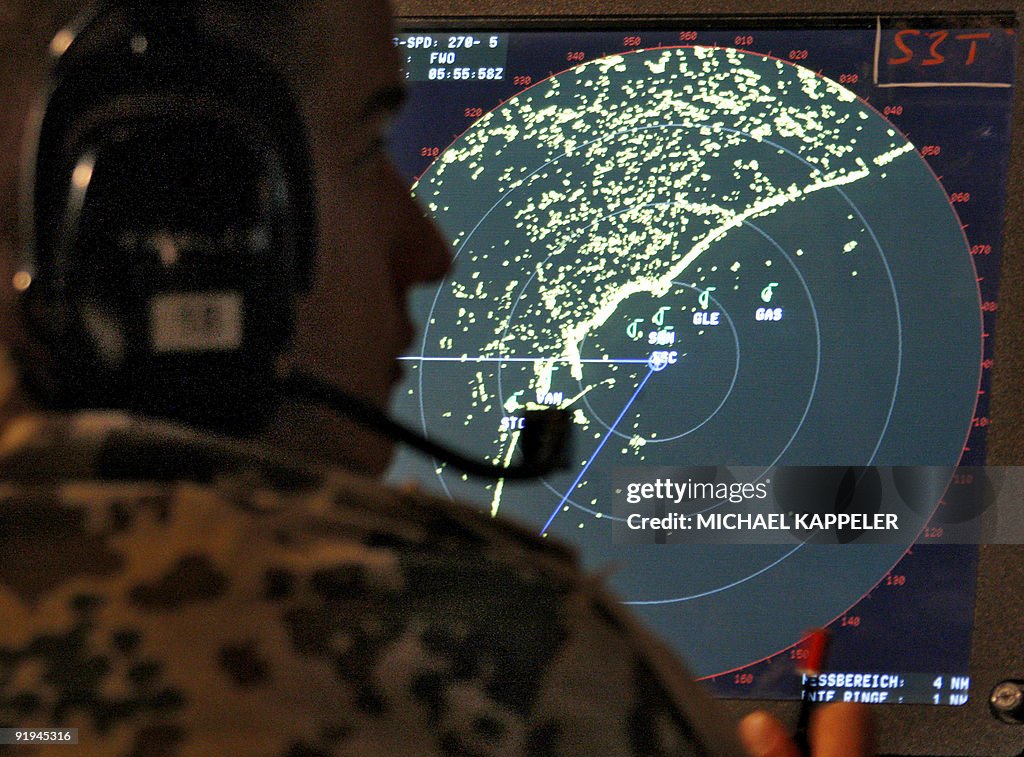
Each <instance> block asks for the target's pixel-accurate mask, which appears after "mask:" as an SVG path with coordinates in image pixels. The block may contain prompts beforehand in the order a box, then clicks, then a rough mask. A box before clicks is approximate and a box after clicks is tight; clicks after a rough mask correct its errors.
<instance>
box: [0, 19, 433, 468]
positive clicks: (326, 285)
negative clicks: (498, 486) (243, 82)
mask: <svg viewBox="0 0 1024 757" xmlns="http://www.w3.org/2000/svg"><path fill="white" fill-rule="evenodd" d="M67 5H68V4H66V3H63V4H58V5H55V6H53V7H52V8H51V9H50V11H51V12H50V13H49V16H48V17H47V16H46V14H41V15H42V16H43V17H44V21H43V22H42V23H39V22H35V23H30V22H29V12H28V11H23V12H21V13H20V14H18V17H17V18H16V19H8V21H13V23H9V24H7V29H12V28H14V29H18V28H19V25H20V28H21V29H22V33H19V34H18V39H17V40H12V42H13V43H16V44H12V45H9V46H8V48H7V49H9V50H13V51H15V54H16V55H17V60H16V61H12V63H13V64H14V65H15V66H16V67H17V68H19V69H20V73H21V75H20V76H19V78H18V80H17V81H16V82H4V83H5V84H9V85H10V86H7V87H5V88H4V90H3V92H4V95H3V96H4V99H5V100H6V101H7V103H6V104H5V106H4V108H3V109H2V110H3V113H4V116H5V118H8V119H10V121H7V122H5V123H4V124H3V126H4V127H5V129H4V132H3V139H4V142H5V143H7V144H14V143H16V142H18V141H20V139H21V137H22V135H21V133H20V132H21V131H22V123H23V122H24V119H25V116H26V114H27V112H28V110H29V107H30V103H31V101H32V99H33V97H35V96H36V95H37V93H38V92H39V91H40V87H41V86H42V83H43V81H44V77H45V72H46V67H47V65H46V61H45V50H46V44H47V39H46V36H45V35H46V34H47V32H49V31H51V29H47V28H46V27H47V26H52V24H47V23H46V21H52V20H55V19H56V18H62V19H64V18H65V14H68V15H70V13H71V12H72V9H71V8H68V7H67ZM195 5H196V6H197V14H198V15H200V16H201V18H202V23H203V25H204V27H205V28H208V29H210V31H211V33H212V34H214V35H216V36H218V37H222V38H225V39H228V40H230V43H231V44H232V45H234V46H237V47H238V48H239V49H242V50H248V51H250V52H251V53H253V54H254V55H257V56H259V57H262V58H266V59H268V60H269V61H270V62H271V63H272V64H273V65H274V66H275V67H276V68H277V70H278V71H280V72H281V74H282V76H284V77H285V78H286V80H287V81H288V83H289V85H290V86H291V88H292V90H293V92H294V93H295V95H296V97H297V100H298V104H299V110H300V111H301V115H302V116H303V118H304V120H305V122H306V131H307V135H308V140H309V145H310V159H311V163H312V166H313V176H314V180H315V190H316V197H317V203H316V212H317V215H318V218H319V254H318V256H317V261H316V265H315V269H316V270H315V276H314V279H313V284H312V288H311V290H310V291H309V292H308V293H307V294H305V295H303V296H302V297H300V299H299V302H298V307H297V318H296V323H295V336H294V339H293V341H292V345H291V348H290V350H289V357H290V358H291V361H292V362H293V363H294V364H295V365H296V366H297V367H299V368H302V369H305V370H307V371H311V372H314V373H316V374H318V375H320V376H322V377H324V378H326V379H328V380H329V381H331V382H333V383H335V384H338V385H340V386H341V387H343V388H345V389H348V390H349V391H351V392H353V393H355V394H357V395H360V396H362V397H364V398H366V399H369V400H370V401H372V402H374V403H376V404H378V405H384V404H386V402H387V399H388V397H389V394H390V391H391V390H392V389H393V388H394V385H395V383H396V381H397V378H398V363H397V361H396V358H397V357H398V355H399V354H401V353H402V352H403V351H404V350H405V349H406V348H407V347H408V345H409V342H410V340H411V338H412V330H411V325H410V323H409V320H408V317H407V311H406V296H407V293H408V291H409V289H410V287H412V286H414V285H415V284H418V283H422V282H424V281H428V280H431V279H434V278H436V277H438V276H440V275H441V274H442V273H443V272H444V271H445V270H446V267H447V264H448V260H449V258H448V251H447V248H446V246H445V245H444V243H443V242H442V241H441V240H440V239H439V237H438V236H437V234H436V232H435V231H434V229H433V227H432V226H431V225H430V224H429V223H428V222H427V221H426V220H425V219H424V217H423V215H422V214H421V212H420V210H419V209H418V208H417V207H416V206H415V205H414V204H413V202H412V200H411V199H410V197H409V193H408V188H407V187H406V186H405V185H404V183H403V182H402V181H401V179H400V178H399V177H398V176H397V175H396V174H395V172H394V170H393V168H392V167H391V166H390V164H389V162H388V161H387V158H386V156H385V155H384V154H383V153H382V149H381V148H382V136H383V134H384V130H385V129H386V126H387V121H388V119H389V118H390V116H391V115H392V114H393V110H394V109H395V108H396V107H397V105H398V104H399V102H400V100H401V75H400V71H399V67H398V63H397V56H396V53H395V51H394V50H393V48H392V46H391V43H390V30H389V24H388V12H387V7H386V5H385V4H384V3H383V2H357V1H356V0H348V1H344V2H334V3H327V2H324V3H317V2H308V3H300V4H298V5H293V4H287V3H276V2H273V1H272V0H267V2H264V3H253V4H252V5H250V4H247V3H240V2H234V1H233V0H221V1H218V2H206V3H196V4H195ZM257 6H258V9H256V7H257ZM33 7H34V8H36V7H37V6H33ZM35 17H36V18H39V17H40V14H38V13H36V15H35ZM25 37H32V38H34V39H32V40H31V41H28V40H26V39H24V38H25ZM0 68H2V69H3V70H5V71H9V70H11V66H7V65H5V66H0ZM12 113H14V114H17V115H15V116H13V117H12V115H11V114H12ZM295 138H296V139H299V138H300V136H299V135H296V136H295ZM12 152H13V151H12V150H7V151H6V154H7V155H11V154H12ZM11 168H12V167H11V166H10V165H5V166H4V169H3V170H4V173H3V179H4V181H5V187H4V188H5V191H4V193H3V198H2V200H0V203H3V205H4V207H3V210H2V212H0V216H2V226H0V234H2V238H0V245H3V247H4V250H3V252H4V255H3V257H4V259H5V260H4V264H5V265H6V266H8V268H6V269H5V270H2V271H0V275H2V276H3V278H2V279H0V280H2V281H3V282H4V284H6V282H8V281H10V280H11V275H12V274H13V272H14V270H13V268H12V267H10V261H11V260H12V259H13V258H14V257H15V255H16V252H17V250H18V248H19V247H20V246H21V245H22V244H23V242H24V240H21V239H20V238H19V237H18V233H17V228H16V225H15V223H14V222H13V218H12V216H13V214H12V213H11V212H9V211H10V210H11V208H12V207H13V202H12V200H13V197H14V196H15V191H14V186H13V178H14V172H13V171H12V170H11ZM3 290H4V292H3V296H4V303H3V304H5V305H7V306H8V307H7V308H6V310H7V314H6V318H5V319H4V320H5V321H11V320H12V319H13V308H11V307H9V306H10V300H11V299H12V298H11V296H10V290H9V287H7V286H4V287H3ZM4 336H5V337H6V338H7V340H8V341H16V340H17V339H18V337H17V335H16V334H14V333H12V332H11V331H8V333H6V334H5V335H4ZM224 391H225V392H230V391H231V388H230V387H225V389H224ZM267 436H268V438H269V439H271V440H272V441H274V442H276V443H279V444H283V445H285V446H287V447H290V448H292V449H295V450H297V451H300V452H303V453H306V454H311V455H318V456H323V457H326V458H328V459H332V460H334V461H336V462H340V463H342V464H346V465H349V466H351V467H355V468H359V469H363V470H369V471H374V472H379V471H380V470H382V468H383V467H384V466H385V465H386V464H387V462H388V460H389V458H390V445H388V444H387V443H386V442H384V440H382V439H379V438H378V437H376V436H375V435H373V434H370V433H368V432H362V431H358V430H356V429H354V428H352V427H351V426H349V425H348V424H344V423H341V422H339V421H338V420H337V419H335V418H333V417H332V416H331V415H330V414H328V413H323V414H321V413H318V412H316V411H314V410H313V409H310V408H299V407H288V406H285V407H284V408H283V409H282V411H281V412H280V414H279V417H277V418H276V419H275V420H274V422H272V424H271V426H270V428H269V429H268V431H267Z"/></svg>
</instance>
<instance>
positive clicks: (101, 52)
mask: <svg viewBox="0 0 1024 757" xmlns="http://www.w3.org/2000/svg"><path fill="white" fill-rule="evenodd" d="M202 5H203V4H202V3H201V2H199V1H197V0H191V1H190V0H182V1H181V2H178V3H156V2H145V1H144V0H137V1H135V2H128V1H126V0H122V2H109V3H103V4H101V5H100V6H99V7H98V8H97V9H95V10H94V11H93V12H92V13H91V14H90V15H88V16H87V17H86V18H85V19H84V20H83V21H81V22H80V23H78V24H76V25H74V26H73V27H70V28H68V29H65V30H62V31H61V32H60V33H59V34H58V35H57V37H56V38H55V39H54V41H53V43H52V44H51V53H52V55H53V56H54V59H55V60H54V65H53V70H52V75H51V79H50V83H49V85H48V88H47V91H46V93H45V107H44V108H43V110H42V114H41V117H40V118H39V119H38V121H37V124H36V129H35V131H34V137H35V145H34V149H33V150H32V151H31V154H32V156H33V157H32V158H31V162H30V164H29V165H28V167H27V169H28V170H27V171H26V177H27V178H26V182H25V207H26V211H27V212H26V213H25V214H24V216H25V229H24V231H25V238H26V239H27V240H28V248H27V250H26V256H25V259H24V260H23V263H22V265H21V267H20V269H19V272H18V273H17V274H16V275H15V277H14V285H15V287H16V288H17V289H18V290H19V291H20V293H21V294H20V299H21V302H22V305H23V308H22V310H23V313H24V317H25V321H26V323H27V324H28V326H29V328H30V330H31V331H32V332H33V335H34V336H35V338H36V339H37V340H38V341H39V342H41V343H42V344H43V345H44V346H45V348H46V351H47V353H48V355H49V359H48V360H47V362H48V363H49V365H46V366H33V365H23V372H24V374H25V380H26V383H27V384H28V385H29V388H30V390H31V391H33V392H34V393H35V394H36V397H37V399H38V400H39V401H40V402H41V403H42V404H44V405H45V406H48V407H52V408H59V409H76V408H124V409H127V410H129V411H132V412H135V413H139V414H143V415H151V416H159V417H164V418H170V419H172V420H175V421H180V422H184V423H187V424H189V425H196V426H201V427H205V428H209V429H212V430H214V431H217V432H221V433H227V434H232V435H248V434H251V433H253V432H255V431H258V430H259V429H260V428H261V427H262V426H263V425H265V423H266V422H267V421H268V419H269V418H270V417H271V416H272V414H273V412H274V410H275V409H276V407H277V405H278V403H279V402H280V401H281V398H282V397H285V396H288V397H290V398H292V399H299V400H301V401H314V402H320V403H324V404H328V405H330V406H331V407H333V408H334V409H335V410H336V411H338V412H340V413H344V414H346V415H349V416H352V417H354V418H355V419H356V420H357V421H359V422H361V423H363V424H365V425H368V426H370V427H371V428H374V429H376V430H378V431H379V432H381V433H384V434H387V435H389V436H392V437H395V438H398V439H399V440H401V441H405V442H407V443H410V444H413V445H414V446H417V447H418V448H420V449H423V450H425V451H427V452H428V453H430V454H432V455H434V456H435V457H438V458H440V459H442V460H445V461H448V462H450V463H452V464H454V465H456V466H457V467H462V468H463V469H469V470H470V472H475V473H479V474H481V475H490V476H499V475H500V476H503V477H509V478H511V477H516V476H517V475H518V476H520V477H532V476H536V475H539V474H540V473H542V472H544V471H545V470H549V469H550V468H552V467H553V466H554V465H557V464H559V463H560V462H562V458H564V457H565V449H564V446H565V445H564V437H565V435H566V433H567V429H568V416H567V412H564V411H563V413H562V414H561V416H556V415H553V414H552V413H550V412H547V413H545V414H544V415H537V416H536V418H537V419H536V420H532V421H528V422H527V424H526V429H525V430H527V431H529V430H531V429H532V430H533V433H528V434H526V435H525V436H524V437H522V439H521V446H522V447H523V456H524V462H523V464H522V465H520V466H517V467H516V468H514V469H508V468H496V467H495V466H493V465H490V464H486V463H478V462H475V461H472V460H467V459H466V458H464V457H462V456H461V455H458V454H457V453H454V452H452V451H451V450H448V449H446V448H443V447H440V446H438V445H436V444H434V443H432V442H430V441H428V440H425V439H423V438H422V437H420V436H419V435H418V434H415V433H414V432H411V431H408V430H407V429H404V428H402V427H401V426H399V425H397V424H395V423H394V422H393V421H391V420H390V419H389V418H387V417H386V416H385V415H384V414H383V413H382V412H380V411H379V410H377V409H376V408H373V407H371V406H368V405H367V404H366V403H363V402H361V401H360V400H358V399H357V398H353V397H349V396H347V395H345V394H344V393H342V392H340V391H339V390H337V389H336V388H334V387H331V386H329V385H327V384H324V383H323V382H321V381H318V380H316V379H314V378H311V377H308V376H299V375H292V376H288V377H284V378H282V377H279V376H278V375H277V368H278V362H279V361H278V359H279V357H280V355H281V354H282V352H283V351H284V349H285V347H286V346H287V345H288V343H289V340H290V339H291V336H292V331H293V321H294V303H295V299H296V297H297V296H298V295H300V294H302V293H304V292H306V291H308V289H309V287H310V284H311V282H312V279H313V276H314V265H315V253H316V215H315V194H314V189H313V186H314V182H313V180H312V167H311V164H310V158H309V152H308V147H307V138H306V132H305V126H304V124H303V119H302V117H301V115H300V110H299V104H298V101H297V99H296V95H295V93H294V92H293V91H292V90H291V88H290V86H289V84H288V82H287V81H286V79H285V77H284V76H282V74H281V73H280V72H279V71H278V70H277V69H276V68H275V66H273V65H272V64H271V63H270V62H269V61H268V60H266V59H264V58H263V57H261V56H259V55H258V54H257V53H255V52H253V51H250V50H245V49H241V48H240V47H239V46H238V45H236V44H232V43H231V42H230V41H229V40H228V39H226V38H223V37H222V36H220V35H218V34H216V33H214V32H213V31H211V29H209V28H207V27H208V25H207V24H205V23H204V22H203V20H202V18H203V17H202V14H201V13H200V12H199V10H200V8H201V6H202ZM23 362H24V361H23ZM552 420H554V421H555V422H554V423H552ZM517 471H518V473H517Z"/></svg>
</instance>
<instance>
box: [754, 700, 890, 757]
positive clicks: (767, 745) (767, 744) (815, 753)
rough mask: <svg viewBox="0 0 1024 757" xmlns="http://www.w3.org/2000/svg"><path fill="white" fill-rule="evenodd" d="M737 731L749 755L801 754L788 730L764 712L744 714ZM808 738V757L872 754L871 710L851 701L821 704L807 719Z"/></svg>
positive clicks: (787, 756) (793, 756) (781, 756)
mask: <svg viewBox="0 0 1024 757" xmlns="http://www.w3.org/2000/svg"><path fill="white" fill-rule="evenodd" d="M739 733H740V741H742V742H743V746H744V747H746V749H747V751H748V752H749V753H750V755H751V757H801V755H800V750H799V749H797V746H796V742H794V741H793V738H792V737H791V736H790V734H789V729H787V728H786V726H784V725H783V724H782V723H781V722H779V720H777V719H776V718H774V717H772V716H771V715H769V714H768V713H767V712H761V711H758V712H752V713H751V714H749V715H747V716H746V717H745V718H743V720H741V721H740V726H739ZM809 740H810V744H811V755H812V757H868V756H869V755H872V754H874V753H875V746H874V743H875V739H874V728H873V726H872V718H871V711H870V709H869V708H868V707H867V705H863V704H855V703H853V702H850V703H838V704H830V705H827V706H825V707H821V708H819V709H818V710H817V711H815V713H814V715H813V717H812V719H811V729H810V739H809Z"/></svg>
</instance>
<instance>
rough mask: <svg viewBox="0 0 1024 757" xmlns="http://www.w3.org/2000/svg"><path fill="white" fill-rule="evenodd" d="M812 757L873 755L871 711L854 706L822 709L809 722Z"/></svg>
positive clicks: (860, 705)
mask: <svg viewBox="0 0 1024 757" xmlns="http://www.w3.org/2000/svg"><path fill="white" fill-rule="evenodd" d="M810 731H811V733H810V737H811V738H810V742H811V745H812V749H811V752H812V754H813V755H814V757H867V755H872V754H874V753H875V730H874V717H873V716H872V712H871V708H870V707H868V706H867V705H865V704H858V703H855V702H837V703H835V704H830V705H828V706H827V707H821V708H820V709H818V710H817V711H816V712H815V713H814V717H813V718H812V719H811V729H810Z"/></svg>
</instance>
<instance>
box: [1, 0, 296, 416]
mask: <svg viewBox="0 0 1024 757" xmlns="http://www.w3.org/2000/svg"><path fill="white" fill-rule="evenodd" d="M51 48H52V49H51V51H52V53H53V54H54V56H55V62H54V66H53V71H52V76H51V80H50V84H49V87H48V91H47V92H46V93H45V98H46V101H45V108H44V110H43V113H42V118H41V119H40V120H39V122H38V132H37V136H36V148H35V150H34V151H33V152H34V155H35V157H34V160H33V162H32V164H31V166H29V170H28V172H27V175H28V177H29V178H28V181H27V187H26V193H27V200H28V206H29V207H30V208H31V212H30V213H29V214H27V215H28V217H27V228H26V229H25V231H26V232H27V234H26V236H27V239H28V240H30V241H29V247H28V254H27V257H26V259H25V260H24V263H23V265H22V266H21V269H20V271H21V272H20V273H19V275H18V276H17V277H16V284H18V285H19V288H22V289H23V290H24V291H23V292H22V298H23V301H24V304H25V307H24V312H25V314H26V320H27V322H28V323H29V325H30V328H31V330H32V331H33V332H34V335H35V336H36V338H37V339H39V340H40V341H41V342H42V343H43V344H45V345H46V346H47V348H48V350H49V352H50V354H51V355H52V356H53V359H52V365H49V366H47V367H46V372H47V375H46V377H45V379H46V380H45V381H37V382H35V384H36V385H37V386H38V387H40V388H41V389H37V393H39V392H41V393H42V394H43V395H44V396H43V397H42V399H43V401H44V402H45V403H46V404H48V405H50V406H56V407H60V408H80V407H120V408H126V409H129V410H132V411H135V412H139V413H143V414H147V415H156V416H163V417H168V418H173V419H176V420H180V421H183V422H186V423H189V424H197V425H202V426H206V427H210V428H213V429H216V430H218V431H223V432H228V433H236V434H237V433H243V434H244V433H247V432H251V431H253V430H255V429H257V428H259V426H260V425H261V424H263V423H264V422H265V421H266V419H267V418H268V417H269V416H270V414H271V413H272V412H273V410H274V408H275V405H276V397H277V393H276V392H275V391H274V390H273V383H274V382H273V380H272V379H273V375H274V370H275V364H276V361H277V358H278V356H279V355H280V353H281V351H282V349H283V348H284V346H285V345H287V343H288V340H289V339H290V337H291V333H292V323H293V320H294V319H293V307H294V300H295V297H296V295H298V294H300V293H302V292H304V291H306V290H307V289H308V288H309V285H310V281H311V279H312V275H313V265H314V253H315V249H316V219H315V212H314V207H315V206H314V196H313V189H312V186H313V182H312V181H311V167H310V161H309V156H308V151H307V145H306V136H305V131H304V125H303V121H302V118H301V117H300V115H299V109H298V104H297V102H296V99H295V96H294V95H293V93H292V91H291V89H290V88H289V85H288V84H287V82H286V81H285V80H284V78H283V77H282V76H281V75H280V74H279V73H278V72H277V71H276V70H275V68H274V67H273V66H272V65H270V63H269V62H268V61H266V60H264V59H262V58H260V57H258V56H257V55H255V54H253V53H251V52H249V51H246V50H242V49H239V47H237V46H234V45H232V44H230V43H229V42H228V41H227V40H224V39H220V38H218V37H216V36H213V35H212V34H211V33H210V32H209V31H208V30H207V29H205V28H203V24H202V23H201V22H200V20H199V17H198V15H197V14H196V13H194V12H192V4H191V3H187V2H183V3H178V4H174V3H145V2H137V3H108V4H105V5H101V6H100V7H99V8H98V9H97V10H96V11H94V12H93V13H92V14H91V15H90V16H89V17H87V18H86V19H85V20H84V21H83V22H82V23H80V24H78V25H77V29H75V30H72V29H66V30H63V31H62V32H61V33H60V34H58V36H57V37H56V38H55V40H54V43H53V45H52V46H51Z"/></svg>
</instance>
